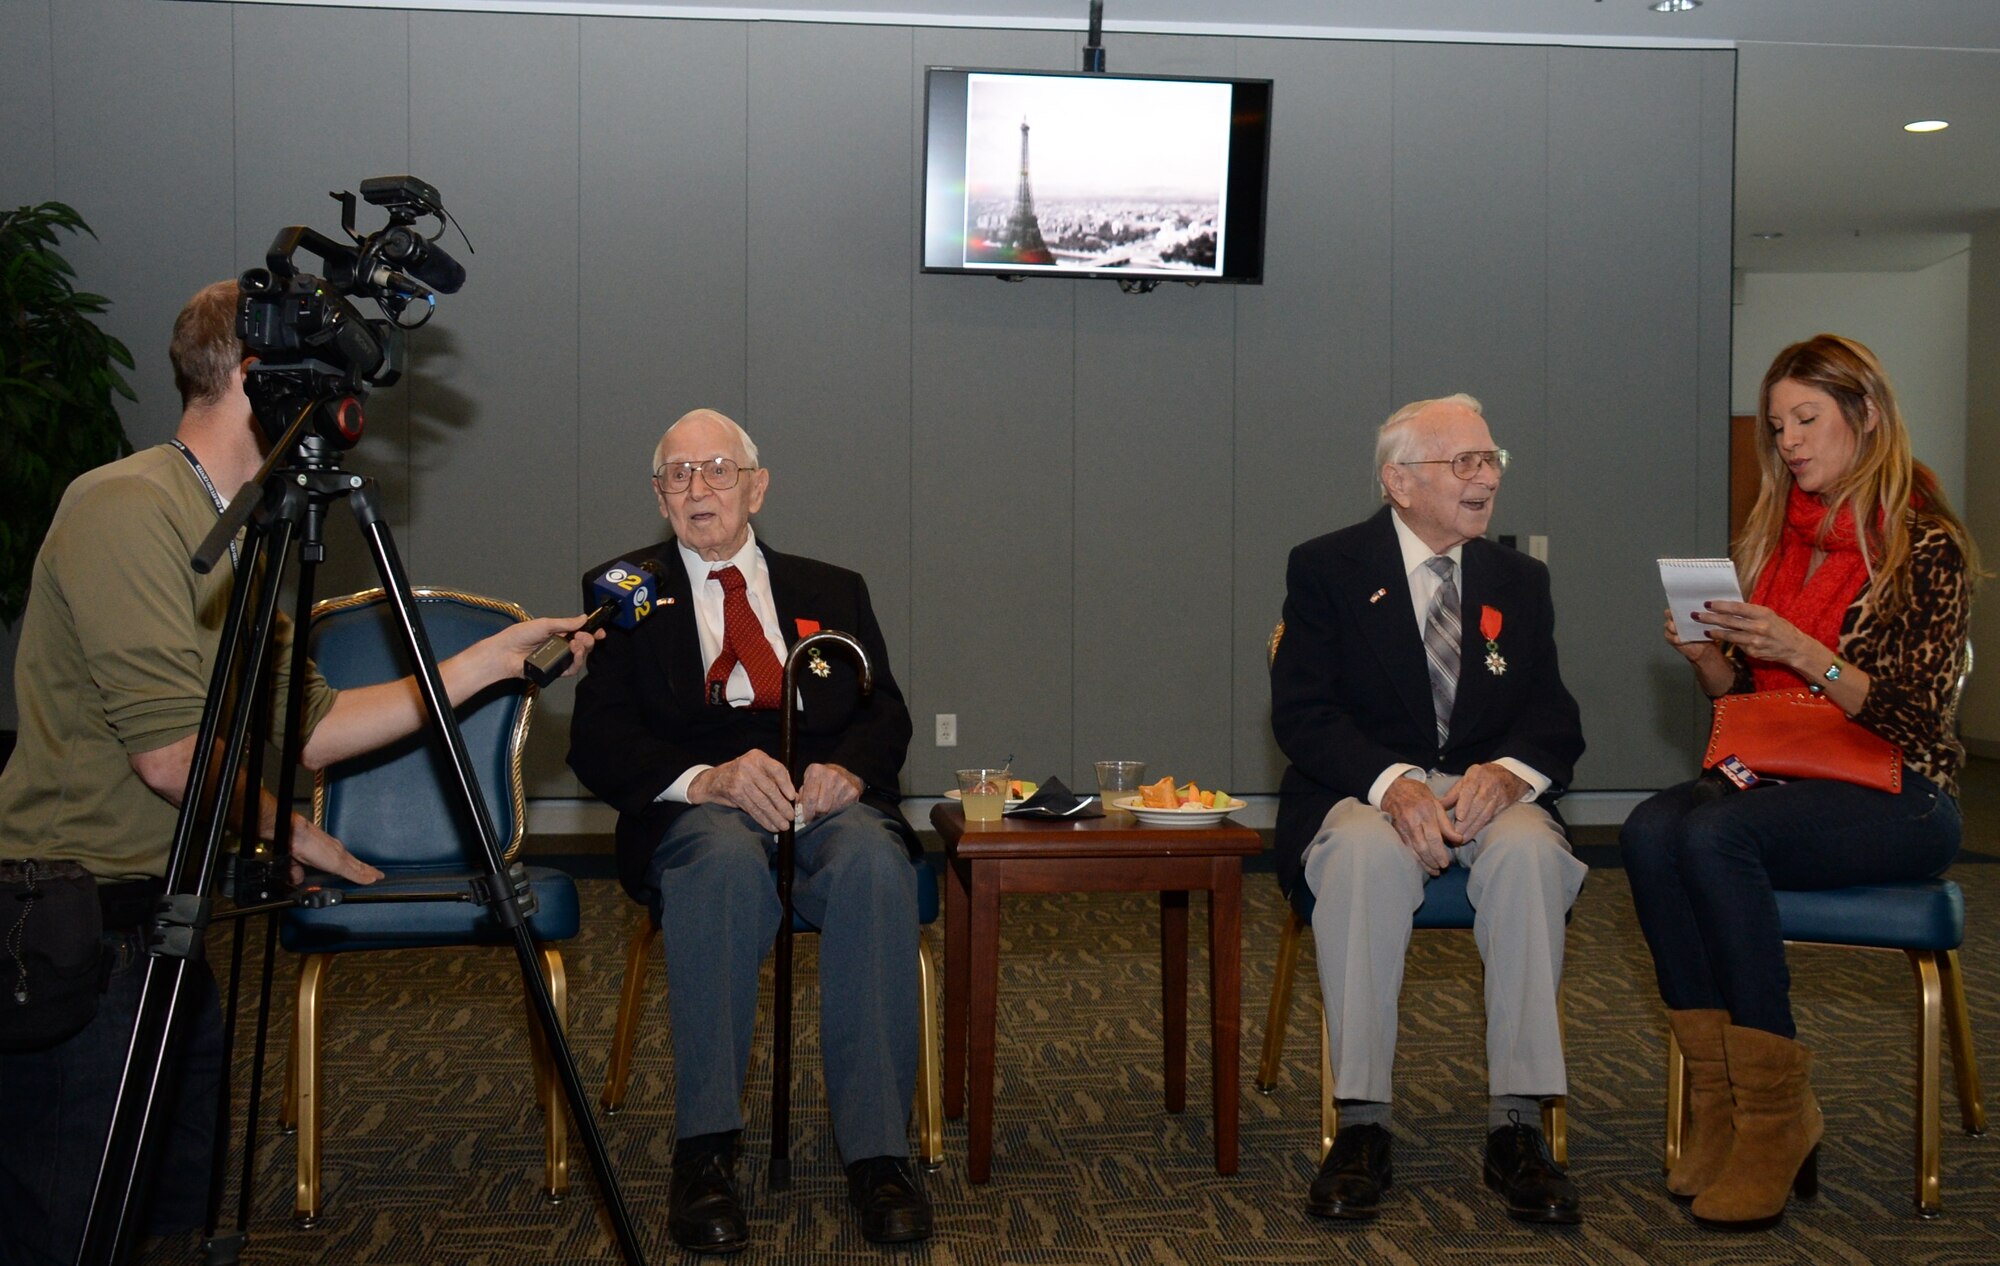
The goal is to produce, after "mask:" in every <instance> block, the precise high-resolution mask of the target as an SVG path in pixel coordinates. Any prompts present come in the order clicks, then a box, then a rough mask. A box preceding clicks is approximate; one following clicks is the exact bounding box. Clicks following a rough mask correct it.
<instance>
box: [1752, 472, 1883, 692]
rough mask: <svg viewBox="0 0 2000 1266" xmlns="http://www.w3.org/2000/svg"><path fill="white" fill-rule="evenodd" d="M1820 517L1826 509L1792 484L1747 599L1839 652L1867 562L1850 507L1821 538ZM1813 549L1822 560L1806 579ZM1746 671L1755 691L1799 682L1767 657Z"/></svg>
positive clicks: (1865, 580)
mask: <svg viewBox="0 0 2000 1266" xmlns="http://www.w3.org/2000/svg"><path fill="white" fill-rule="evenodd" d="M1825 521H1826V507H1825V506H1823V505H1821V504H1820V501H1819V498H1818V497H1815V496H1813V495H1812V494H1811V493H1809V492H1804V491H1801V490H1800V489H1799V488H1798V487H1797V486H1796V485H1794V486H1793V488H1792V495H1791V499H1790V500H1788V501H1787V502H1786V503H1785V530H1784V534H1783V535H1782V536H1781V537H1779V539H1778V552H1777V553H1776V554H1775V555H1773V556H1772V558H1771V561H1770V562H1768V563H1766V564H1765V565H1764V574H1763V575H1762V576H1760V577H1758V578H1757V589H1756V592H1755V593H1754V594H1752V595H1751V597H1750V601H1752V602H1754V603H1756V604H1757V605H1759V606H1765V607H1769V608H1771V610H1773V611H1775V612H1777V613H1778V614H1779V615H1781V616H1783V617H1784V618H1785V619H1787V620H1790V621H1791V622H1792V623H1793V624H1795V625H1797V626H1798V627H1799V629H1800V630H1801V631H1802V632H1804V633H1805V634H1806V635H1807V636H1808V637H1811V638H1812V639H1813V640H1815V641H1817V642H1818V643H1819V644H1820V645H1822V646H1824V647H1826V648H1827V649H1828V650H1838V649H1840V625H1841V622H1842V621H1843V620H1844V619H1846V617H1847V608H1849V607H1850V606H1852V605H1854V600H1855V599H1856V598H1857V597H1859V596H1860V594H1861V588H1862V586H1863V585H1866V584H1867V583H1868V565H1867V563H1865V562H1864V561H1862V558H1861V549H1860V546H1859V544H1858V543H1857V542H1856V540H1855V534H1854V507H1853V506H1851V505H1845V506H1842V507H1841V508H1840V514H1839V515H1838V516H1837V517H1836V518H1835V519H1834V521H1833V527H1832V528H1831V529H1829V530H1828V532H1827V534H1826V539H1824V540H1821V539H1819V533H1820V525H1821V524H1822V523H1824V522H1825ZM1814 549H1822V550H1825V551H1826V558H1825V560H1824V561H1823V562H1821V563H1820V565H1819V569H1818V570H1817V571H1814V572H1813V574H1812V577H1811V578H1810V579H1808V578H1807V577H1806V569H1807V568H1808V567H1810V566H1811V565H1812V555H1813V550H1814ZM1750 671H1751V678H1752V680H1753V682H1754V683H1755V685H1756V687H1757V689H1759V690H1796V689H1797V688H1798V686H1799V682H1800V680H1801V678H1800V677H1799V675H1798V674H1797V673H1796V672H1794V671H1792V670H1791V669H1790V668H1787V667H1785V666H1784V665H1782V664H1776V663H1772V662H1771V661H1769V660H1762V659H1752V660H1751V661H1750Z"/></svg>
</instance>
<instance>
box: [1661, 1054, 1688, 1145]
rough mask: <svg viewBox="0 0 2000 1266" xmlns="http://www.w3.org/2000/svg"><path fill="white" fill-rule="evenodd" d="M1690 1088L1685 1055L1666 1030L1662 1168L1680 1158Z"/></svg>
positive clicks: (1686, 1122)
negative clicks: (1665, 1155) (1665, 1099)
mask: <svg viewBox="0 0 2000 1266" xmlns="http://www.w3.org/2000/svg"><path fill="white" fill-rule="evenodd" d="M1691 1089H1692V1086H1691V1084H1690V1080H1689V1077H1688V1066H1687V1056H1685V1055H1683V1054H1681V1044H1680V1041H1679V1040H1678V1039H1676V1038H1675V1037H1674V1035H1673V1031H1672V1030H1671V1029H1669V1030H1668V1031H1667V1157H1666V1164H1665V1165H1664V1166H1663V1168H1666V1169H1672V1168H1673V1167H1674V1166H1675V1165H1676V1164H1678V1163H1679V1161H1680V1159H1681V1139H1682V1137H1683V1135H1684V1133H1685V1131H1686V1130H1687V1124H1688V1092H1689V1091H1690V1090H1691Z"/></svg>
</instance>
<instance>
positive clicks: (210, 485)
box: [167, 439, 241, 567]
mask: <svg viewBox="0 0 2000 1266" xmlns="http://www.w3.org/2000/svg"><path fill="white" fill-rule="evenodd" d="M167 443H169V444H171V445H173V446H174V449H175V450H176V451H177V452H179V453H180V455H181V456H182V457H185V458H187V464H188V465H189V466H191V467H193V468H194V477H195V478H196V479H199V480H201V486H202V487H203V488H204V489H205V490H206V491H207V492H208V499H209V500H210V501H213V502H214V503H215V513H216V516H217V517H218V518H219V517H221V516H222V514H223V513H224V512H225V511H227V510H228V509H229V503H228V502H227V501H224V500H223V499H222V494H221V493H219V492H217V491H216V490H215V481H214V480H212V479H210V478H209V477H208V472H207V471H205V470H203V469H202V468H201V458H199V457H196V456H195V455H194V450H193V449H191V448H189V447H188V446H187V445H185V444H183V443H181V442H180V440H179V439H171V440H168V441H167ZM240 561H241V560H240V559H238V558H237V556H236V542H235V541H234V540H231V541H230V542H229V565H230V566H231V567H234V566H236V565H237V564H238V563H239V562H240Z"/></svg>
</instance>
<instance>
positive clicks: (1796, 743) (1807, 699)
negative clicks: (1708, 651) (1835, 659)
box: [1701, 690, 1903, 792]
mask: <svg viewBox="0 0 2000 1266" xmlns="http://www.w3.org/2000/svg"><path fill="white" fill-rule="evenodd" d="M1731 756H1734V757H1736V758H1737V759H1738V760H1740V761H1742V762H1743V763H1744V764H1746V765H1748V766H1749V767H1750V768H1751V770H1752V771H1753V772H1754V773H1756V774H1757V775H1758V776H1760V777H1766V778H1826V779H1832V780H1834V781H1836V782H1851V783H1856V784H1858V785H1860V786H1863V787H1872V788H1874V789H1875V790H1877V791H1887V792H1899V791H1901V790H1902V789H1903V752H1902V749H1901V748H1899V747H1897V746H1896V745H1895V744H1894V743H1891V742H1890V741H1889V740H1888V739H1885V738H1883V737H1882V736H1881V735H1879V734H1877V733H1875V732H1874V731H1873V730H1870V729H1868V728H1866V727H1865V726H1860V725H1856V724H1855V723H1854V722H1852V721H1850V720H1848V719H1847V714H1846V713H1845V712H1842V711H1841V710H1840V707H1839V705H1837V704H1835V703H1834V702H1833V701H1832V700H1830V699H1826V698H1822V697H1821V696H1819V695H1815V694H1813V693H1812V692H1811V691H1809V690H1760V691H1757V692H1756V693H1754V694H1740V695H1723V696H1722V697H1721V698H1719V699H1717V700H1716V701H1715V724H1714V726H1713V728H1711V729H1710V730H1709V732H1708V751H1707V753H1706V754H1704V755H1703V756H1702V759H1701V767H1702V768H1703V769H1713V768H1714V767H1715V766H1716V764H1717V763H1718V762H1720V761H1723V760H1726V759H1728V758H1729V757H1731Z"/></svg>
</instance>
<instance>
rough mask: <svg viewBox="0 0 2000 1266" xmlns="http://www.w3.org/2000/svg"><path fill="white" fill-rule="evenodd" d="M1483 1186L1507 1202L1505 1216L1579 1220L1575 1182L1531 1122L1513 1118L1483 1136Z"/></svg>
mask: <svg viewBox="0 0 2000 1266" xmlns="http://www.w3.org/2000/svg"><path fill="white" fill-rule="evenodd" d="M1486 1185H1487V1186H1489V1187H1491V1188H1493V1190H1495V1191H1497V1192H1499V1193H1500V1198H1501V1199H1502V1200H1504V1201H1506V1202H1507V1213H1508V1215H1509V1216H1510V1217H1514V1218H1517V1219H1519V1220H1520V1221H1522V1222H1541V1223H1546V1224H1551V1225H1556V1226H1573V1225H1575V1224H1576V1223H1578V1222H1581V1221H1583V1214H1582V1212H1581V1211H1579V1210H1578V1208H1577V1202H1576V1184H1575V1183H1572V1182H1571V1181H1570V1180H1569V1175H1568V1174H1565V1173H1564V1172H1563V1171H1562V1168H1561V1167H1560V1166H1558V1165H1557V1164H1556V1159H1555V1157H1553V1156H1551V1155H1549V1145H1548V1142H1547V1141H1546V1140H1544V1139H1543V1138H1542V1132H1541V1131H1540V1130H1538V1129H1536V1128H1535V1127H1534V1126H1532V1125H1523V1124H1521V1123H1520V1122H1519V1121H1516V1122H1514V1123H1513V1124H1511V1125H1503V1126H1501V1127H1500V1128H1499V1129H1497V1130H1495V1131H1493V1132H1492V1133H1491V1134H1488V1135H1487V1136H1486Z"/></svg>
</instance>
